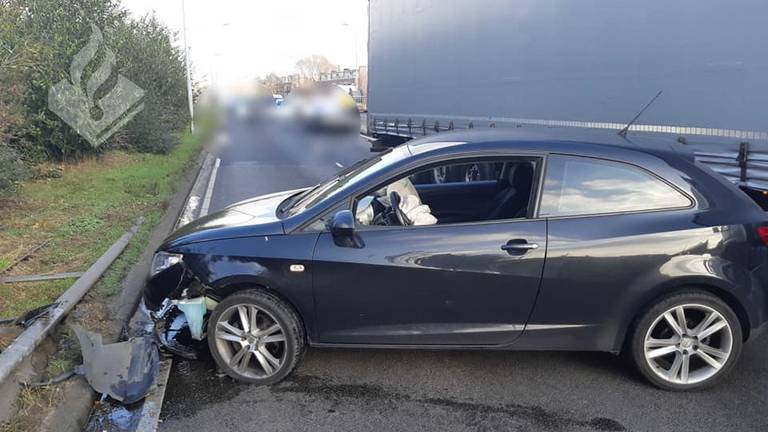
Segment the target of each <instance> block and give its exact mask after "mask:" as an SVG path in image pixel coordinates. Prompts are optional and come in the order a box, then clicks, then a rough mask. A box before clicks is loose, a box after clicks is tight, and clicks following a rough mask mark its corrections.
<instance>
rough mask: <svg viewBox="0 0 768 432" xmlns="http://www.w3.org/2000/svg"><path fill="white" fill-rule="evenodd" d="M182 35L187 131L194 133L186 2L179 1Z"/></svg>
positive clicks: (183, 0)
mask: <svg viewBox="0 0 768 432" xmlns="http://www.w3.org/2000/svg"><path fill="white" fill-rule="evenodd" d="M181 19H182V34H183V38H184V63H186V66H187V102H188V103H189V130H190V131H192V133H195V108H194V106H193V103H192V74H191V73H190V71H189V45H188V44H187V9H186V1H185V0H181Z"/></svg>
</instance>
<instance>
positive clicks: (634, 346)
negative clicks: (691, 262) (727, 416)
mask: <svg viewBox="0 0 768 432" xmlns="http://www.w3.org/2000/svg"><path fill="white" fill-rule="evenodd" d="M690 305H701V306H704V307H707V308H711V309H713V310H714V311H716V312H718V313H719V314H720V315H721V316H722V317H723V318H724V319H725V320H726V321H727V323H728V326H729V327H730V331H731V333H730V335H731V337H730V340H731V343H730V346H731V350H730V355H729V356H728V358H727V359H726V360H725V363H724V364H722V366H721V367H720V369H718V370H717V371H716V372H714V375H712V376H711V377H709V378H706V379H705V380H703V381H699V382H695V383H688V384H683V383H675V382H671V381H668V380H666V379H665V378H662V377H661V376H659V374H658V373H657V372H656V371H655V370H654V368H653V367H652V366H651V364H650V363H651V362H652V361H651V360H647V359H646V356H645V338H646V335H648V334H649V331H650V330H651V326H652V325H653V324H654V322H656V321H657V319H660V317H662V315H663V314H664V312H666V311H669V310H671V309H673V308H676V307H678V306H690ZM742 344H743V338H742V329H741V323H740V322H739V319H738V316H737V315H736V314H735V313H734V312H733V310H732V309H731V308H730V306H728V304H726V303H725V302H724V301H723V300H721V299H720V298H719V297H717V296H715V295H713V294H711V293H709V292H706V291H702V290H696V289H688V290H685V291H679V292H676V293H674V294H671V295H669V296H666V297H664V298H662V299H661V300H659V301H658V302H656V303H655V304H654V305H653V306H651V307H650V308H649V309H648V310H646V311H645V312H644V313H642V314H641V315H640V316H639V317H638V318H637V319H636V320H635V322H634V325H633V326H632V328H631V331H630V333H629V338H628V348H629V353H628V354H629V359H630V360H631V361H632V363H633V364H634V366H635V367H636V368H637V370H638V371H639V372H640V374H641V375H642V376H643V377H644V378H645V379H647V380H648V381H649V382H650V383H651V384H653V385H655V386H657V387H659V388H661V389H664V390H672V391H692V390H701V389H705V388H709V387H712V386H714V385H717V383H719V382H720V381H721V380H722V379H723V378H725V377H726V376H727V375H728V374H729V373H730V372H731V370H732V369H733V367H734V365H735V364H736V362H737V361H738V358H739V355H740V354H741V348H742ZM695 349H696V348H694V351H695ZM694 351H690V352H694ZM674 355H677V354H674V353H672V354H670V356H674ZM694 355H695V354H692V355H691V359H693V358H694ZM691 362H693V360H691ZM691 364H693V363H691Z"/></svg>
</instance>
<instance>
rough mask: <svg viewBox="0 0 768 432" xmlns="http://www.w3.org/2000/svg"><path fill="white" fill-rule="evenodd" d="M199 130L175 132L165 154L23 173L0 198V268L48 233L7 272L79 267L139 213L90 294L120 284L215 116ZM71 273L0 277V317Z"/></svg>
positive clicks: (52, 295) (112, 156) (112, 290)
mask: <svg viewBox="0 0 768 432" xmlns="http://www.w3.org/2000/svg"><path fill="white" fill-rule="evenodd" d="M199 123H200V127H199V130H200V131H201V133H198V134H195V135H192V134H184V135H182V136H181V139H180V144H179V145H178V146H177V147H176V148H175V149H174V150H173V151H172V152H171V153H169V154H166V155H155V154H140V153H127V152H122V151H113V152H110V153H108V154H106V155H104V156H102V157H100V158H98V159H93V160H88V161H85V162H81V163H78V164H68V165H64V166H63V167H62V168H63V176H62V177H61V178H55V179H45V180H37V181H29V182H26V183H24V184H22V185H21V189H20V191H19V193H18V194H16V195H15V196H13V197H5V198H0V270H3V269H5V268H6V267H7V266H8V265H10V263H12V262H15V261H16V260H17V259H19V258H21V257H23V256H24V255H25V254H27V253H28V251H30V250H32V249H33V248H34V247H35V246H37V245H40V244H42V243H44V242H46V241H49V243H47V245H46V246H45V247H43V248H41V249H40V250H38V251H37V252H35V253H34V254H33V255H32V256H30V257H29V258H28V259H26V260H24V261H23V262H21V263H20V264H18V265H17V266H15V267H14V268H12V269H11V270H10V271H9V272H7V274H9V275H15V274H39V273H57V272H67V271H84V270H86V269H87V268H88V267H89V266H90V265H91V264H92V263H93V262H94V261H95V260H96V259H97V258H98V257H99V256H100V255H101V254H102V253H104V251H105V250H106V249H107V248H109V246H110V245H112V243H114V242H115V241H116V240H117V239H118V238H119V237H120V236H121V235H122V234H123V233H124V232H125V231H126V230H128V229H129V228H130V227H131V226H132V225H133V224H134V223H135V221H136V219H137V218H138V217H139V216H144V218H145V222H144V224H143V226H142V227H141V230H140V231H139V232H138V233H137V235H136V236H135V237H134V239H133V240H132V241H131V243H130V244H129V246H128V248H127V249H126V250H125V251H124V252H123V254H122V255H121V257H120V258H119V259H118V260H117V261H116V262H115V263H114V264H113V265H112V267H110V269H109V270H108V271H107V273H106V274H105V275H104V277H103V278H102V280H101V281H100V282H99V283H98V285H97V286H96V287H95V289H94V291H93V293H92V295H97V296H111V295H114V294H116V293H117V292H119V291H120V286H121V281H122V279H123V277H124V276H125V274H126V272H127V270H128V268H129V267H130V266H131V265H132V264H133V263H134V262H135V261H136V258H137V257H138V256H139V255H140V254H141V251H142V250H143V248H144V247H145V245H146V243H147V241H148V239H149V236H150V233H151V232H152V230H153V229H154V227H155V226H156V224H157V223H158V222H159V220H160V218H161V217H162V215H163V213H164V211H165V208H166V205H167V202H168V200H169V199H170V198H171V197H172V196H173V194H174V192H175V188H176V185H177V183H178V180H179V178H180V177H181V175H182V174H183V173H184V172H185V170H188V169H190V167H191V163H192V162H193V161H194V160H195V158H196V157H197V155H198V153H199V152H200V149H201V147H202V144H203V140H204V139H206V131H209V130H211V129H212V128H213V126H214V120H213V118H212V117H211V118H210V119H208V118H206V120H204V121H201V122H199ZM72 282H73V280H71V279H70V280H58V281H47V282H33V283H16V284H0V318H12V317H15V316H18V315H19V314H20V313H23V312H25V311H27V310H30V309H33V308H35V307H39V306H42V305H44V304H47V303H50V302H52V301H54V300H55V299H56V298H57V297H58V296H59V295H61V293H63V292H64V291H65V290H66V289H67V288H68V287H69V286H70V285H71V284H72Z"/></svg>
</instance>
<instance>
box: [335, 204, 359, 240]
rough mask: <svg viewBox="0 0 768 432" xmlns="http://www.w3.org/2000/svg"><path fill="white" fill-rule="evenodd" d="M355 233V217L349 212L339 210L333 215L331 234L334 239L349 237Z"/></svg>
mask: <svg viewBox="0 0 768 432" xmlns="http://www.w3.org/2000/svg"><path fill="white" fill-rule="evenodd" d="M354 233H355V216H354V215H353V214H352V212H351V211H349V210H341V211H339V212H337V213H336V214H335V215H333V220H331V234H333V236H334V237H342V236H343V237H349V236H352V235H353V234H354Z"/></svg>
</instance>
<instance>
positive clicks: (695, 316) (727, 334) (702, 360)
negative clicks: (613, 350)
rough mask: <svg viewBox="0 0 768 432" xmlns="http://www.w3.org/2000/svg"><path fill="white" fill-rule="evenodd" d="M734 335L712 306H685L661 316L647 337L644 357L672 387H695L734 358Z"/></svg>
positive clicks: (670, 310) (649, 330) (655, 321)
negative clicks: (690, 385)
mask: <svg viewBox="0 0 768 432" xmlns="http://www.w3.org/2000/svg"><path fill="white" fill-rule="evenodd" d="M732 349H733V332H732V331H731V326H730V324H728V321H727V320H726V319H725V317H723V315H722V314H721V313H720V312H718V311H716V310H714V309H712V308H711V307H709V306H704V305H701V304H684V305H679V306H675V307H673V308H671V309H669V310H667V311H665V312H664V313H662V314H661V315H659V316H658V317H657V318H656V319H655V320H654V322H653V324H651V326H650V328H649V329H648V332H647V333H646V335H645V340H644V343H643V354H644V356H645V360H646V362H647V363H648V365H649V366H650V367H651V370H653V372H654V373H655V374H656V375H657V376H658V377H659V378H661V379H663V380H664V381H666V382H669V383H673V384H683V385H689V384H696V383H699V382H702V381H705V380H707V379H709V378H712V377H713V376H715V375H716V374H717V373H718V372H720V370H721V369H722V368H723V366H725V364H726V362H727V361H728V359H730V357H731V352H732Z"/></svg>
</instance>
